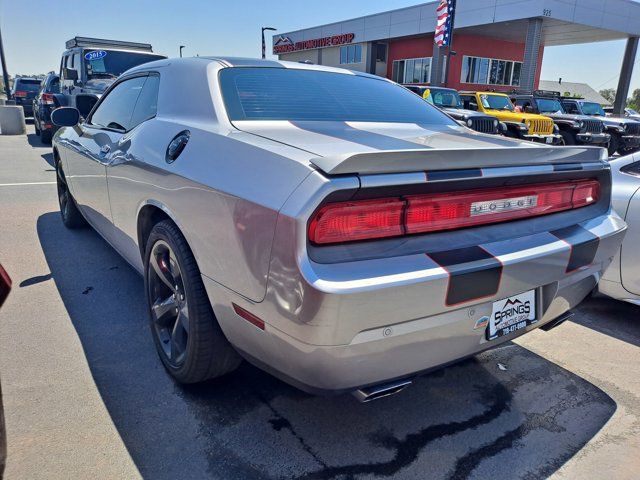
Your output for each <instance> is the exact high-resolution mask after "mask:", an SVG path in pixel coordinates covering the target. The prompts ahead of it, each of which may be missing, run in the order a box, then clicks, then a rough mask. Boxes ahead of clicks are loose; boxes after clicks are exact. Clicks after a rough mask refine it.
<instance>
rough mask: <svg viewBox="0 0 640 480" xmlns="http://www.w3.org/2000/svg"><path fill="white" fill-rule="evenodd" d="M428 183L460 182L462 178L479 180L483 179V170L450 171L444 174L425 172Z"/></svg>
mask: <svg viewBox="0 0 640 480" xmlns="http://www.w3.org/2000/svg"><path fill="white" fill-rule="evenodd" d="M425 173H426V175H427V182H433V181H436V180H459V179H461V178H478V177H482V169H480V168H469V169H466V170H448V171H444V172H425Z"/></svg>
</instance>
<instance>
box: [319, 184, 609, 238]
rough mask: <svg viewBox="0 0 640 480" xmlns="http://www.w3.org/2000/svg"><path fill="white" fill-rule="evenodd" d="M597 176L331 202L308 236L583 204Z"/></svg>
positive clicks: (377, 231)
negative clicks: (556, 181) (512, 185)
mask: <svg viewBox="0 0 640 480" xmlns="http://www.w3.org/2000/svg"><path fill="white" fill-rule="evenodd" d="M599 196H600V184H599V183H598V181H597V180H578V181H572V182H562V183H547V184H537V185H527V186H523V187H501V188H490V189H482V190H470V191H466V192H454V193H436V194H427V195H411V196H407V197H402V198H384V199H378V200H364V201H353V202H340V203H332V204H328V205H325V206H324V207H322V208H321V209H320V210H319V211H318V212H317V213H316V215H315V216H314V217H313V219H312V220H311V222H310V225H309V240H310V241H311V242H312V243H316V244H330V243H342V242H353V241H357V240H369V239H375V238H386V237H397V236H400V235H405V234H415V233H427V232H437V231H444V230H454V229H458V228H465V227H472V226H478V225H487V224H491V223H498V222H505V221H509V220H516V219H519V218H524V217H532V216H539V215H546V214H549V213H555V212H561V211H564V210H571V209H574V208H579V207H584V206H587V205H590V204H592V203H595V202H597V201H598V198H599Z"/></svg>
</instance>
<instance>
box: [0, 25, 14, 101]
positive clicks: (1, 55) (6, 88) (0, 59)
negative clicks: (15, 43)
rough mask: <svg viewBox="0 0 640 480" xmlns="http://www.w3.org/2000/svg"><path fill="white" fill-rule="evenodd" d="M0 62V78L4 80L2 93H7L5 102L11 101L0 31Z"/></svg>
mask: <svg viewBox="0 0 640 480" xmlns="http://www.w3.org/2000/svg"><path fill="white" fill-rule="evenodd" d="M0 62H2V76H3V78H4V91H5V92H6V93H7V100H11V90H9V72H7V62H6V60H5V59H4V47H3V46H2V32H1V31H0Z"/></svg>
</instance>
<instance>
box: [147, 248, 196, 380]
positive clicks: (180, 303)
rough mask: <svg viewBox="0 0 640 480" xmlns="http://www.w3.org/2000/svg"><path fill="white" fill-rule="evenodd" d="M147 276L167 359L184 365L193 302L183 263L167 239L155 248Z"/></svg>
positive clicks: (154, 319)
mask: <svg viewBox="0 0 640 480" xmlns="http://www.w3.org/2000/svg"><path fill="white" fill-rule="evenodd" d="M147 275H148V279H149V280H148V289H149V292H148V294H149V299H150V304H151V321H152V325H153V328H154V333H155V335H156V337H157V339H158V341H159V343H158V344H159V346H160V347H161V349H162V353H163V354H164V356H165V359H166V360H167V362H168V363H169V364H170V365H171V366H172V367H174V368H180V366H181V365H182V364H183V363H184V360H185V357H186V354H187V348H188V344H189V305H188V302H187V296H186V292H185V287H184V282H183V279H182V271H181V270H180V264H179V263H178V260H177V258H176V255H175V253H174V252H173V250H172V249H171V247H170V246H169V244H168V243H167V242H165V241H164V240H158V241H157V242H156V243H154V245H153V247H152V249H151V253H150V256H149V265H148V267H147Z"/></svg>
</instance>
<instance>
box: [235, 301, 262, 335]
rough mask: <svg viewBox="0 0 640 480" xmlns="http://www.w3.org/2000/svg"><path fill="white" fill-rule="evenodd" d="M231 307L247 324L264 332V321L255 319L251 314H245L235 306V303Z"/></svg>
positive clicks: (240, 308) (245, 312)
mask: <svg viewBox="0 0 640 480" xmlns="http://www.w3.org/2000/svg"><path fill="white" fill-rule="evenodd" d="M231 305H233V311H234V312H236V313H237V314H238V315H239V316H241V317H242V318H244V319H245V320H246V321H247V322H249V323H251V324H253V325H255V326H256V327H258V328H259V329H260V330H264V321H263V320H261V319H260V318H258V317H256V316H255V315H254V314H253V313H251V312H247V311H246V310H245V309H244V308H242V307H240V306H238V305H236V304H235V303H232V304H231Z"/></svg>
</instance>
